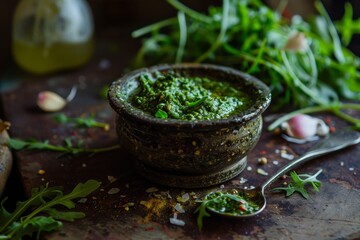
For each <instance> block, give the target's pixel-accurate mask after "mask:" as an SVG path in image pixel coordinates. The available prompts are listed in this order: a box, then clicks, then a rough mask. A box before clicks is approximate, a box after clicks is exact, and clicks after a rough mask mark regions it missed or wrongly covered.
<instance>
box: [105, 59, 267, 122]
mask: <svg viewBox="0 0 360 240" xmlns="http://www.w3.org/2000/svg"><path fill="white" fill-rule="evenodd" d="M172 69H175V70H181V69H183V70H186V69H198V70H199V69H200V70H201V69H204V71H206V70H207V69H211V70H212V71H214V70H215V71H219V72H222V73H225V74H231V75H234V76H237V77H240V78H242V79H243V80H244V81H247V82H249V83H251V84H252V85H253V86H254V87H255V88H256V89H258V90H260V91H262V95H263V97H262V98H260V99H256V100H255V102H254V104H253V105H252V106H251V107H249V108H248V109H246V110H245V111H242V112H241V113H239V114H236V115H231V116H230V117H228V118H224V119H213V120H198V121H188V120H178V119H170V118H169V119H159V118H156V117H154V116H152V115H151V114H144V111H142V110H140V109H138V108H136V107H134V106H133V105H132V104H130V103H129V102H128V101H125V100H122V99H120V98H118V97H117V92H118V90H119V88H120V87H121V85H123V84H124V83H125V82H127V81H129V80H132V79H134V78H137V77H139V76H140V75H141V74H144V73H153V72H155V71H168V70H172ZM108 100H109V104H110V106H111V107H112V108H113V109H114V111H115V112H116V113H117V114H123V115H125V116H126V117H127V118H130V119H131V120H132V121H136V122H140V123H143V124H151V125H152V126H154V127H155V126H158V127H176V128H194V127H196V126H202V127H205V126H219V127H226V126H231V125H239V124H242V123H244V122H247V121H249V120H251V119H254V118H256V117H257V116H259V115H261V114H262V113H263V112H264V111H265V110H266V108H267V107H268V106H269V105H270V101H271V92H270V89H269V88H268V86H266V85H265V84H264V83H263V82H262V81H260V80H259V79H257V78H255V77H254V76H251V75H249V74H246V73H244V72H241V71H238V70H236V69H234V68H231V67H226V66H221V65H214V64H205V63H200V64H198V63H180V64H160V65H154V66H151V67H148V68H140V69H137V70H134V71H132V72H129V73H127V74H125V75H124V76H122V77H120V78H119V79H118V80H115V81H114V82H112V84H111V85H110V87H109V91H108Z"/></svg>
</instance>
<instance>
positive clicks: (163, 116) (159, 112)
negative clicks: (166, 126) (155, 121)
mask: <svg viewBox="0 0 360 240" xmlns="http://www.w3.org/2000/svg"><path fill="white" fill-rule="evenodd" d="M155 117H157V118H161V119H166V118H168V114H167V112H165V111H164V110H161V109H158V110H157V111H156V112H155Z"/></svg>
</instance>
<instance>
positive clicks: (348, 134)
mask: <svg viewBox="0 0 360 240" xmlns="http://www.w3.org/2000/svg"><path fill="white" fill-rule="evenodd" d="M359 142H360V132H357V131H353V130H342V131H337V132H335V133H333V134H331V135H329V136H328V137H327V138H325V139H324V140H322V141H321V142H319V143H318V144H317V145H315V146H313V147H312V148H311V149H310V150H309V151H307V152H306V153H305V154H303V155H302V156H300V157H298V158H296V159H294V160H293V161H291V162H290V163H288V164H287V165H285V166H284V167H283V168H281V169H280V170H279V171H278V172H276V173H275V174H274V175H273V176H272V177H270V178H269V179H268V180H267V181H266V182H265V183H264V184H263V185H261V186H258V187H255V188H253V189H223V190H221V191H219V192H220V193H223V194H228V193H230V194H233V195H234V196H238V197H240V198H243V199H244V201H246V202H248V203H251V204H255V205H256V206H257V208H256V209H254V210H253V211H251V212H249V213H247V212H242V213H241V214H238V213H236V212H235V213H232V212H224V211H218V210H216V209H214V208H212V207H207V209H208V210H209V211H210V212H212V213H214V214H217V215H220V216H223V217H231V218H246V217H253V216H255V215H257V214H259V213H261V212H262V211H263V210H264V209H265V207H266V197H265V189H266V188H267V187H268V186H269V185H270V184H271V183H273V182H274V181H275V180H276V179H278V177H280V176H282V175H284V174H285V173H287V172H288V171H290V170H292V169H294V168H296V167H297V166H299V165H300V164H303V163H305V162H307V161H309V160H311V159H314V158H316V157H319V156H322V155H325V154H328V153H331V152H334V151H338V150H340V149H343V148H346V147H349V146H352V145H355V144H358V143H359ZM240 205H241V201H240V202H239V206H240Z"/></svg>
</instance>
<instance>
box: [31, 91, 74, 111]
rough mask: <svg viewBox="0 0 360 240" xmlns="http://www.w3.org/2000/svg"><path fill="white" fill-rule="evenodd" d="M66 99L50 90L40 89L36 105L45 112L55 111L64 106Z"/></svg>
mask: <svg viewBox="0 0 360 240" xmlns="http://www.w3.org/2000/svg"><path fill="white" fill-rule="evenodd" d="M66 103H67V101H66V100H65V99H64V98H63V97H61V96H59V95H58V94H56V93H54V92H51V91H41V92H40V93H39V94H38V96H37V105H38V106H39V108H40V109H41V110H43V111H45V112H56V111H59V110H61V109H63V108H64V107H65V106H66Z"/></svg>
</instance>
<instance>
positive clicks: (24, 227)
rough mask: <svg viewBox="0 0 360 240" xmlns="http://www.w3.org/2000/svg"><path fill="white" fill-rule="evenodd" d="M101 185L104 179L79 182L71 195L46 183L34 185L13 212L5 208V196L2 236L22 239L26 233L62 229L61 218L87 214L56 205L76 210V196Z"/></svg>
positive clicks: (0, 224) (0, 219) (1, 208)
mask: <svg viewBox="0 0 360 240" xmlns="http://www.w3.org/2000/svg"><path fill="white" fill-rule="evenodd" d="M100 184H101V182H98V181H95V180H88V181H87V182H85V183H79V184H78V185H76V187H75V188H74V189H73V190H72V191H71V192H70V193H69V194H64V193H63V191H62V188H61V187H49V186H48V185H46V186H42V187H40V188H34V189H33V190H32V195H31V197H30V198H29V199H28V200H26V201H24V202H18V203H17V205H16V208H15V210H14V211H13V212H12V213H10V212H8V211H7V210H6V209H5V208H4V203H5V201H6V200H7V198H4V199H3V200H2V201H1V206H0V239H21V237H22V236H32V235H33V234H34V233H37V235H36V236H37V239H39V237H40V234H41V232H44V231H47V232H52V231H55V230H58V229H60V228H61V227H62V222H60V221H58V220H66V221H74V220H76V219H80V218H83V217H85V214H84V213H82V212H71V211H60V210H57V209H55V208H54V207H57V206H64V207H66V208H68V209H72V208H74V207H75V203H74V202H73V200H74V199H77V198H82V197H86V196H88V195H89V194H91V193H92V192H94V191H95V190H96V189H98V188H99V186H100ZM57 219H58V220H57Z"/></svg>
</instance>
